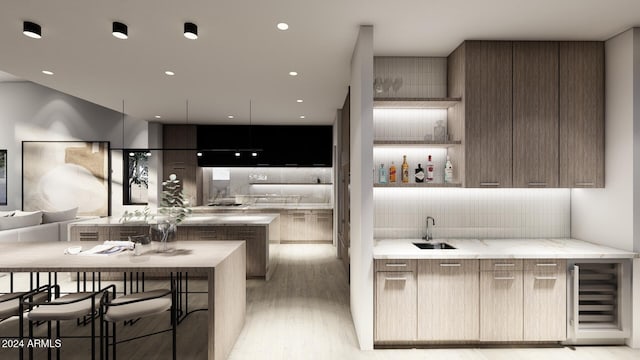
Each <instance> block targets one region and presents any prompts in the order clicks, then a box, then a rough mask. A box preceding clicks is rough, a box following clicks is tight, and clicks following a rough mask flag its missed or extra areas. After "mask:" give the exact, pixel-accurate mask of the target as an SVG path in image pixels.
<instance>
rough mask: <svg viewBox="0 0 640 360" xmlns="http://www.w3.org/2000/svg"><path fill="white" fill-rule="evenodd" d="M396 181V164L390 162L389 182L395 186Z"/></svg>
mask: <svg viewBox="0 0 640 360" xmlns="http://www.w3.org/2000/svg"><path fill="white" fill-rule="evenodd" d="M396 181H397V180H396V164H395V163H394V162H393V161H392V162H391V166H389V182H390V183H392V184H395V183H396Z"/></svg>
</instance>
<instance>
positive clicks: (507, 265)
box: [493, 264, 516, 267]
mask: <svg viewBox="0 0 640 360" xmlns="http://www.w3.org/2000/svg"><path fill="white" fill-rule="evenodd" d="M493 265H494V266H495V267H513V266H516V264H493Z"/></svg>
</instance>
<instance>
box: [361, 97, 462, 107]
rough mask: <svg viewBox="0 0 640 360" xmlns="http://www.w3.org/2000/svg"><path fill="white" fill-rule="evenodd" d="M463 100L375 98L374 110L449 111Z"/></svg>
mask: <svg viewBox="0 0 640 360" xmlns="http://www.w3.org/2000/svg"><path fill="white" fill-rule="evenodd" d="M461 100H462V99H461V98H374V99H373V108H374V109H448V108H450V107H452V106H454V105H456V104H459V103H460V101H461Z"/></svg>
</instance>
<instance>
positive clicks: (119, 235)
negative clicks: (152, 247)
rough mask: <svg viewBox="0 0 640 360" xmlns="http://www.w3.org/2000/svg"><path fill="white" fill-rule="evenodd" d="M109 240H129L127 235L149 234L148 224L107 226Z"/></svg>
mask: <svg viewBox="0 0 640 360" xmlns="http://www.w3.org/2000/svg"><path fill="white" fill-rule="evenodd" d="M107 228H108V229H109V240H122V241H127V240H129V236H138V235H149V226H109V227H107Z"/></svg>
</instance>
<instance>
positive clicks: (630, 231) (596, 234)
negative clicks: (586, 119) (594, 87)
mask: <svg viewBox="0 0 640 360" xmlns="http://www.w3.org/2000/svg"><path fill="white" fill-rule="evenodd" d="M605 63H606V65H605V66H606V68H605V74H606V80H605V88H606V90H605V91H606V93H605V104H606V113H605V119H606V121H605V188H604V189H573V190H572V191H571V235H572V237H574V238H577V239H581V240H586V241H591V242H594V243H599V244H603V245H608V246H613V247H616V248H620V249H624V250H630V251H631V250H634V251H640V29H630V30H628V31H625V32H624V33H621V34H619V35H617V36H615V37H613V38H611V39H609V40H608V41H607V42H606V43H605ZM639 266H640V261H638V260H635V261H634V267H635V269H634V270H635V275H636V276H634V277H633V296H632V299H633V328H634V329H635V330H634V331H633V338H632V339H631V340H630V341H629V344H630V345H632V346H634V347H640V277H639V276H637V275H638V274H639V271H638V267H639Z"/></svg>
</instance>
